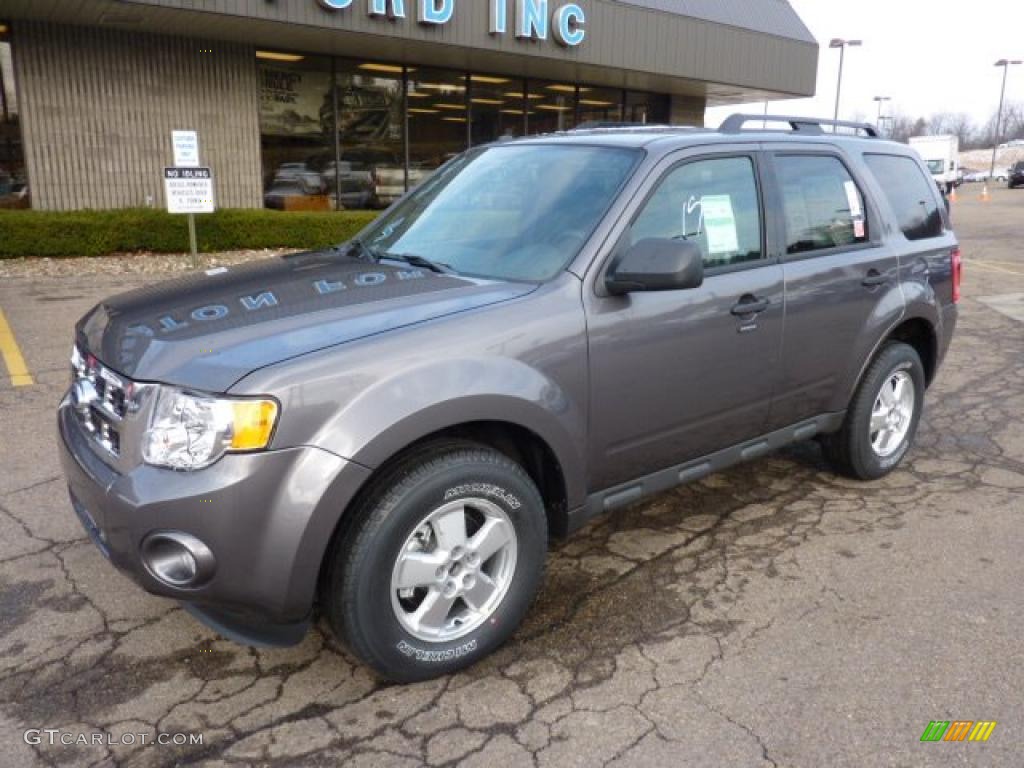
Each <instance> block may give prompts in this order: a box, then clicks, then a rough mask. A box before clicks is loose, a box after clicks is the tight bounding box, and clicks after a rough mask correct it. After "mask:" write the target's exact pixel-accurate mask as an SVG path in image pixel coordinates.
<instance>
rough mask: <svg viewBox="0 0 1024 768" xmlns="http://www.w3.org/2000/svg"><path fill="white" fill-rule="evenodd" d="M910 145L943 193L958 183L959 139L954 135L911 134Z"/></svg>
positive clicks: (951, 189)
mask: <svg viewBox="0 0 1024 768" xmlns="http://www.w3.org/2000/svg"><path fill="white" fill-rule="evenodd" d="M910 146H912V147H913V148H914V149H916V150H917V152H918V154H919V155H921V159H922V160H924V163H925V165H927V166H928V170H929V171H931V174H932V178H933V179H935V183H936V184H938V185H939V189H941V190H942V191H943V192H944V193H945V194H947V195H948V194H949V193H950V192H952V191H953V187H956V186H959V184H960V139H959V138H958V137H956V136H913V137H911V139H910Z"/></svg>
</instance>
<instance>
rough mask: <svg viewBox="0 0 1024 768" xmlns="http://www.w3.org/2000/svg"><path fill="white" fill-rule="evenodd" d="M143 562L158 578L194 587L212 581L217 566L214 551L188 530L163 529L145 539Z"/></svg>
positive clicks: (166, 582)
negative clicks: (186, 531)
mask: <svg viewBox="0 0 1024 768" xmlns="http://www.w3.org/2000/svg"><path fill="white" fill-rule="evenodd" d="M142 563H143V565H145V566H146V570H147V571H149V573H150V575H151V576H152V577H153V578H155V579H156V580H157V581H160V582H162V583H164V584H167V585H168V586H171V587H177V588H179V589H193V588H195V587H198V586H201V585H202V584H204V583H205V582H207V581H209V579H210V577H211V576H213V571H214V569H215V568H216V561H215V560H214V557H213V552H211V551H210V548H209V547H207V546H206V545H205V544H203V542H201V541H200V540H199V539H197V538H196V537H195V536H192V535H190V534H188V533H181V532H180V531H160V532H157V533H151V534H150V535H149V536H147V537H146V539H145V541H143V542H142Z"/></svg>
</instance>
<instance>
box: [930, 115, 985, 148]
mask: <svg viewBox="0 0 1024 768" xmlns="http://www.w3.org/2000/svg"><path fill="white" fill-rule="evenodd" d="M928 133H930V134H931V135H933V136H939V135H942V136H956V137H957V138H958V139H959V140H960V144H961V145H964V144H968V143H969V142H970V140H971V137H972V135H973V133H974V122H973V121H972V120H971V116H970V115H969V114H967V113H966V112H936V113H935V114H934V115H932V116H931V117H930V118H929V119H928Z"/></svg>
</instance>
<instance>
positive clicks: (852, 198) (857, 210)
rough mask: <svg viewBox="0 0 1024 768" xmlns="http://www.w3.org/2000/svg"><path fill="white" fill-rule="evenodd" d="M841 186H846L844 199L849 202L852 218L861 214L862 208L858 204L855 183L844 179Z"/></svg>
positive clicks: (858, 197)
mask: <svg viewBox="0 0 1024 768" xmlns="http://www.w3.org/2000/svg"><path fill="white" fill-rule="evenodd" d="M843 186H844V187H845V188H846V201H847V202H848V203H849V204H850V216H852V217H853V218H857V217H858V216H863V215H864V209H863V208H862V207H861V204H860V192H859V191H857V185H856V184H855V183H853V181H844V182H843Z"/></svg>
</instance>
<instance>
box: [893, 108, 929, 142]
mask: <svg viewBox="0 0 1024 768" xmlns="http://www.w3.org/2000/svg"><path fill="white" fill-rule="evenodd" d="M886 123H887V124H888V125H887V130H886V133H887V134H888V136H889V138H890V139H892V140H893V141H902V142H903V143H904V144H905V143H906V142H907V140H908V139H909V138H910V137H911V136H919V135H920V134H922V133H924V126H923V123H924V121H923V120H920V119H919V120H915V119H914V118H912V117H909V116H907V115H904V114H901V113H899V112H897V113H894V114H893V115H892V116H891V117H888V118H886ZM919 124H920V125H919ZM918 128H920V130H918Z"/></svg>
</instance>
